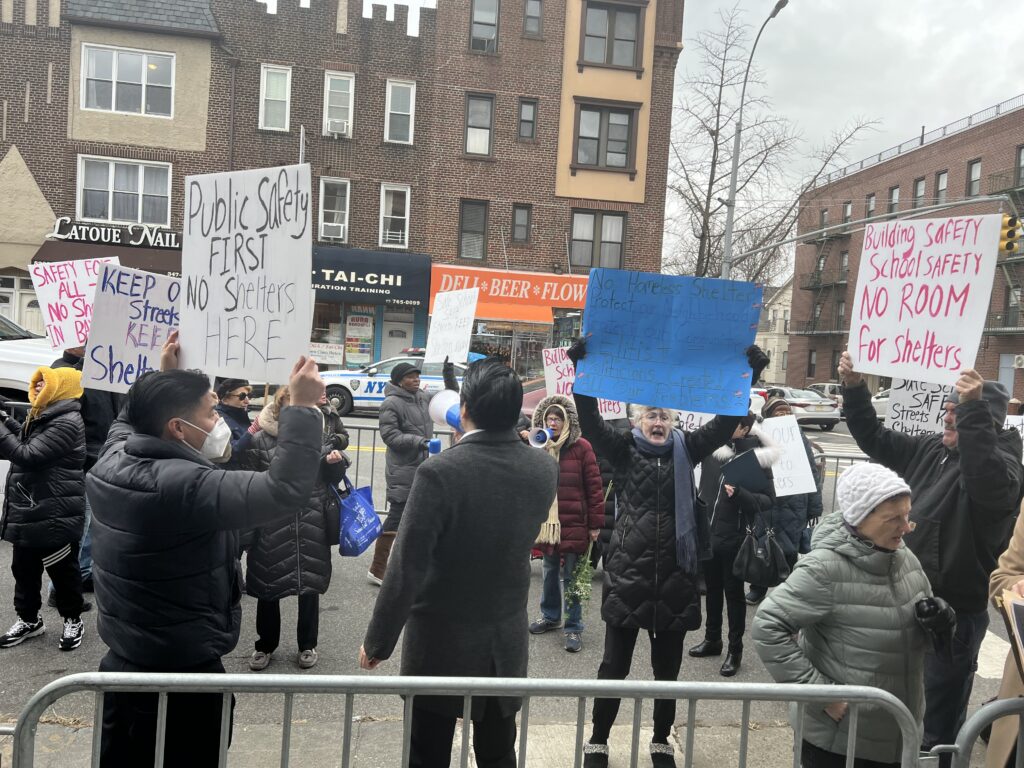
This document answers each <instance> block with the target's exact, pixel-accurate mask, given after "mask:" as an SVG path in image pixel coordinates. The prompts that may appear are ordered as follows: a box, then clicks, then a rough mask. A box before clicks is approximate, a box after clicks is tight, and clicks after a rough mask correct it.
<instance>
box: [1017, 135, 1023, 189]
mask: <svg viewBox="0 0 1024 768" xmlns="http://www.w3.org/2000/svg"><path fill="white" fill-rule="evenodd" d="M1015 184H1016V186H1018V187H1024V145H1021V146H1019V147H1017V179H1016V181H1015Z"/></svg>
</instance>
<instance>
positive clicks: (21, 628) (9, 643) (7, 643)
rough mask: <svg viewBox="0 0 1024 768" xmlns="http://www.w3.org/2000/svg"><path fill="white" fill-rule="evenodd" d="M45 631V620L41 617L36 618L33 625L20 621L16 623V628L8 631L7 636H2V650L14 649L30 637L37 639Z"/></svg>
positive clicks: (0, 646) (0, 642)
mask: <svg viewBox="0 0 1024 768" xmlns="http://www.w3.org/2000/svg"><path fill="white" fill-rule="evenodd" d="M45 631H46V627H45V626H43V619H42V618H41V617H39V616H36V620H35V621H33V622H31V623H30V622H27V621H23V620H22V619H18V620H17V621H16V622H14V626H12V627H11V628H10V629H8V630H7V633H6V634H3V635H0V648H13V647H14V646H16V645H20V644H21V643H23V642H25V641H26V640H28V639H29V638H30V637H37V636H38V635H41V634H43V632H45Z"/></svg>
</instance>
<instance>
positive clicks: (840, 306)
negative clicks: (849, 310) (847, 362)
mask: <svg viewBox="0 0 1024 768" xmlns="http://www.w3.org/2000/svg"><path fill="white" fill-rule="evenodd" d="M845 320H846V301H838V302H836V330H841V329H842V327H843V323H844V322H845ZM837 367H839V364H838V362H836V363H833V364H832V370H835V369H836V368H837Z"/></svg>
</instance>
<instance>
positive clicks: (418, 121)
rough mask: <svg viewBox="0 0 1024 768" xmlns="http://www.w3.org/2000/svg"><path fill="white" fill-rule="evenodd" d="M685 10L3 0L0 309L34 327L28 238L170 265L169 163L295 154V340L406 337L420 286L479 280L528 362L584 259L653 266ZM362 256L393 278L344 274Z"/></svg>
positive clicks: (247, 0)
mask: <svg viewBox="0 0 1024 768" xmlns="http://www.w3.org/2000/svg"><path fill="white" fill-rule="evenodd" d="M682 14H683V0H568V2H566V1H565V0H154V1H153V2H148V3H145V4H140V3H135V2H126V1H125V0H61V1H58V0H0V47H2V48H3V49H4V50H5V55H4V56H3V57H2V59H0V109H2V112H0V313H2V314H4V315H6V316H8V317H11V318H12V319H14V320H16V321H17V322H20V323H22V324H23V325H26V326H29V327H32V328H33V329H34V330H39V329H41V327H42V318H41V316H40V314H39V310H38V304H35V303H34V295H33V293H32V291H31V283H30V281H29V280H28V276H27V269H28V266H29V264H30V262H31V261H32V260H33V259H36V260H51V261H52V260H63V259H69V258H83V257H86V256H92V255H102V254H109V253H116V254H118V255H119V256H120V257H121V261H122V263H123V264H126V265H128V266H138V267H140V268H147V269H152V270H155V271H163V272H168V273H174V272H176V271H177V270H178V269H180V251H178V250H175V249H176V248H177V247H180V246H179V242H180V230H181V226H182V217H183V211H182V208H183V205H184V188H183V180H184V178H185V177H186V176H189V175H192V174H197V173H210V172H217V171H225V170H232V169H234V170H240V169H246V168H255V167H265V166H275V165H285V164H290V163H295V162H298V161H299V159H300V157H301V158H302V159H303V160H304V161H305V162H308V163H309V164H310V165H311V168H312V178H313V198H314V200H313V204H314V211H315V221H316V223H317V228H316V232H315V238H314V240H315V242H314V279H313V282H314V285H315V287H316V290H317V299H318V300H317V307H316V314H315V318H314V339H313V340H314V341H316V342H318V343H320V344H322V345H324V346H323V347H322V349H323V350H324V354H325V355H326V356H328V357H329V359H330V361H331V362H332V363H334V364H342V363H343V361H344V364H346V365H349V366H353V365H358V364H361V363H365V362H370V361H371V360H375V359H379V358H380V357H387V356H389V355H391V354H394V353H396V352H397V351H398V350H400V349H401V348H403V347H407V346H412V345H420V344H422V343H423V342H424V340H425V335H426V325H427V316H428V312H429V302H430V300H431V297H432V294H433V293H436V291H437V290H438V288H439V287H441V286H442V285H445V286H451V285H466V284H474V283H476V284H480V285H482V286H485V287H486V288H487V291H486V292H485V293H482V294H481V304H480V307H479V309H478V312H477V317H478V326H477V329H476V330H477V331H478V333H477V335H476V336H475V337H474V345H475V347H476V348H479V349H481V350H487V351H501V352H504V353H506V354H509V355H511V356H512V357H513V359H515V360H516V361H517V366H516V367H517V368H519V369H520V371H521V372H523V373H527V372H529V373H535V372H536V371H537V369H538V367H539V365H540V363H539V357H540V355H539V350H540V348H541V347H543V346H545V345H550V344H551V343H553V342H557V341H558V340H559V339H560V338H562V337H564V336H567V335H568V334H570V333H572V331H573V330H574V329H577V328H578V326H579V310H580V309H581V307H582V301H583V299H582V294H581V292H580V290H579V285H580V283H581V281H582V280H583V279H584V276H585V275H586V273H587V270H588V269H589V268H590V267H591V266H611V267H622V268H628V269H638V270H647V271H657V270H658V269H659V268H660V255H661V242H662V230H663V217H664V207H665V189H666V174H667V161H668V142H669V127H670V123H671V115H672V103H673V79H674V72H675V65H676V61H677V58H678V55H679V52H680V50H681V48H682V45H681V43H680V41H681V39H682ZM11 54H13V55H11ZM303 137H304V141H303ZM80 225H81V226H80ZM132 225H134V226H132ZM141 225H146V226H145V227H143V226H141ZM48 233H49V234H50V237H47V234H48ZM481 270H486V271H481ZM507 271H511V272H512V273H514V274H513V275H512V277H515V276H517V275H519V276H521V277H523V279H524V281H525V282H523V281H519V282H516V281H512V280H507V279H499V278H507V277H509V275H508V273H507ZM495 272H497V273H498V274H497V275H495V274H494V273H495ZM523 273H542V274H540V275H537V274H525V275H524V274H523ZM356 276H359V277H362V278H366V279H364V280H362V281H359V280H356V279H354V278H355V277H356ZM373 280H376V281H377V284H380V285H388V286H390V290H389V292H388V295H387V296H382V295H380V294H367V293H365V292H362V293H360V292H359V291H358V290H357V289H355V288H354V286H355V284H356V283H358V282H362V283H363V284H365V283H367V282H372V281H373ZM517 285H519V286H520V288H519V289H518V290H516V288H515V286H517ZM522 285H528V286H529V289H527V290H523V289H522V287H521V286H522ZM504 286H511V287H510V288H509V292H508V293H507V294H506V293H503V291H504V290H505V288H504ZM552 297H555V298H552ZM328 345H329V346H328Z"/></svg>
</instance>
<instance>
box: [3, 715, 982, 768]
mask: <svg viewBox="0 0 1024 768" xmlns="http://www.w3.org/2000/svg"><path fill="white" fill-rule="evenodd" d="M353 727H354V729H355V730H354V731H353V735H352V763H351V764H352V768H392V767H393V766H398V765H399V763H400V761H401V745H402V724H401V722H399V721H396V720H371V719H364V720H357V721H356V722H355V723H353ZM341 736H342V734H341V733H340V732H339V730H338V728H337V727H336V726H334V725H332V724H324V723H308V722H306V721H303V720H296V721H294V722H293V724H292V751H291V762H292V764H293V765H301V766H303V767H304V768H326V767H327V766H332V767H336V766H338V765H339V761H340V759H341ZM629 736H630V729H629V725H628V724H627V723H625V722H624V723H623V724H621V725H618V726H616V728H615V729H614V730H613V731H612V739H611V745H610V747H611V759H610V761H609V766H610V768H626V767H627V766H628V765H629V750H630V743H629ZM739 737H740V734H739V726H738V725H735V726H723V725H701V723H700V721H698V723H697V733H696V737H695V739H694V762H693V765H692V766H690V768H723V767H724V766H735V765H738V764H739ZM91 739H92V729H91V728H78V729H75V728H68V727H64V726H59V725H42V726H40V728H39V733H38V735H37V738H36V745H37V746H36V758H37V759H36V768H67V767H68V766H87V765H88V764H89V754H90V749H91ZM461 739H462V730H461V728H456V731H455V743H454V749H453V752H452V765H453V766H458V765H459V751H458V750H459V748H460V745H461ZM650 739H651V730H650V728H643V729H641V732H640V747H639V753H638V758H639V759H638V760H637V765H638V766H647V765H650V758H649V757H648V753H647V745H648V743H649V742H650ZM685 739H686V729H685V727H682V728H677V729H675V730H674V731H673V735H672V739H671V741H672V742H673V744H674V746H675V748H676V764H677V765H678V766H680V768H683V750H684V748H685ZM575 740H576V727H575V725H572V724H551V723H547V724H536V725H534V726H531V728H530V733H529V738H528V740H527V758H528V759H527V763H526V764H527V765H528V766H530V768H571V766H572V765H573V748H574V745H575ZM2 742H3V743H2V744H0V758H2V760H0V765H10V764H11V745H10V740H9V739H3V740H2ZM792 745H793V732H792V731H791V730H790V728H789V726H788V725H786V724H785V723H778V722H775V723H754V724H752V725H751V728H750V730H749V732H748V753H747V764H748V765H750V766H754V767H757V766H779V767H781V768H785V767H786V766H790V765H792V759H793V758H792V754H793V753H792V749H793V746H792ZM280 759H281V730H280V726H277V725H250V726H241V727H236V729H235V735H234V743H233V745H232V747H231V750H230V751H229V752H228V765H229V766H232V767H233V768H274V767H276V766H279V765H280ZM469 764H470V765H471V766H475V765H476V761H475V760H474V759H473V757H472V745H471V746H470V760H469ZM971 765H972V766H983V765H984V745H982V744H979V746H978V748H976V749H975V751H974V755H973V759H972V760H971Z"/></svg>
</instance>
